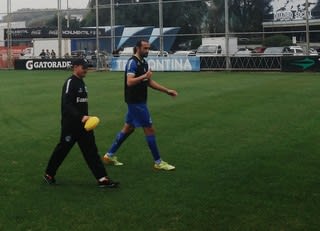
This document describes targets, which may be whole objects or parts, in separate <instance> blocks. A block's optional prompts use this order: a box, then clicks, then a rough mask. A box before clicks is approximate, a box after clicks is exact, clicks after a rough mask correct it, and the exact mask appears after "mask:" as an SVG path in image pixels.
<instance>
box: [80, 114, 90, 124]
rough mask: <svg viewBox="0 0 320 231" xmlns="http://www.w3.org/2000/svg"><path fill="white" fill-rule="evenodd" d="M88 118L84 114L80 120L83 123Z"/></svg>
mask: <svg viewBox="0 0 320 231" xmlns="http://www.w3.org/2000/svg"><path fill="white" fill-rule="evenodd" d="M88 119H89V116H87V115H85V116H83V117H82V119H81V122H82V123H85V122H86V121H87V120H88Z"/></svg>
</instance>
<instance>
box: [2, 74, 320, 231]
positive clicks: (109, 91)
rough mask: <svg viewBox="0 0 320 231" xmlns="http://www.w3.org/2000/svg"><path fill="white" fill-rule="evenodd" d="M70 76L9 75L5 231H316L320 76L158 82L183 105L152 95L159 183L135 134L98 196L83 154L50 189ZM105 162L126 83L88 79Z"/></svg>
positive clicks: (5, 81) (192, 77) (105, 77)
mask: <svg viewBox="0 0 320 231" xmlns="http://www.w3.org/2000/svg"><path fill="white" fill-rule="evenodd" d="M69 74H70V72H65V71H55V72H54V71H51V72H50V71H49V72H41V71H39V72H27V71H0V94H1V96H0V108H1V114H0V121H1V155H0V169H1V178H0V192H1V193H0V208H1V209H0V230H1V231H13V230H30V231H47V230H50V231H55V230H77V231H88V230H97V231H100V230H112V231H126V230H134V231H140V230H141V231H189V230H190V231H208V230H210V231H211V230H218V231H221V230H222V231H224V230H244V231H248V230H259V231H264V230H266V231H269V230H274V231H280V230H281V231H293V230H308V231H310V230H318V229H319V226H320V221H319V216H320V212H319V207H320V193H319V192H320V168H319V166H320V142H319V137H320V132H319V130H320V129H319V128H320V122H319V121H320V107H319V102H320V101H319V99H320V91H319V86H320V76H319V74H318V73H317V74H315V73H276V72H273V73H247V72H239V73H238V72H200V73H180V72H175V73H154V76H153V78H154V79H155V80H156V81H158V82H159V83H161V84H163V85H165V86H168V87H171V88H173V89H176V90H177V91H178V93H179V96H178V97H177V98H175V99H172V98H171V97H169V96H167V95H165V94H162V93H160V92H156V91H153V90H151V89H150V90H149V101H148V105H149V108H150V111H151V116H152V119H153V122H154V125H155V128H156V134H157V141H158V145H159V149H160V152H161V155H162V157H163V159H164V160H166V161H168V162H170V163H172V164H174V165H175V166H176V171H173V172H157V171H155V170H153V168H152V156H151V154H150V152H149V150H148V147H147V144H146V142H145V140H144V135H143V132H142V130H140V129H138V130H136V131H135V133H134V134H133V135H132V136H131V137H130V138H129V139H128V140H127V141H126V142H125V143H124V144H123V145H122V147H121V148H120V150H119V152H118V157H119V159H120V160H121V161H122V162H124V163H125V165H124V166H122V167H114V166H109V167H108V166H107V171H108V173H109V175H110V176H111V177H112V178H113V179H115V180H119V181H120V182H121V187H120V188H119V189H99V188H97V187H96V182H95V179H94V178H93V176H92V175H91V173H90V171H89V169H88V167H87V166H86V164H85V162H84V160H83V157H82V155H81V153H80V150H79V148H78V147H77V146H75V147H74V148H73V150H72V151H71V153H70V154H69V156H68V157H67V158H66V160H65V161H64V163H63V164H62V166H61V168H60V169H59V171H58V174H57V176H56V177H57V181H58V182H59V183H60V185H59V186H53V187H50V186H48V185H45V184H44V183H43V182H42V175H43V171H44V169H45V167H46V164H47V161H48V159H49V156H50V154H51V152H52V150H53V148H54V146H55V145H56V143H57V142H58V139H59V133H60V130H59V129H60V94H61V87H62V84H63V82H64V80H65V79H66V78H67V77H68V76H69ZM85 82H86V84H87V86H88V90H89V111H90V113H91V114H92V115H97V116H99V117H100V119H101V123H100V124H99V126H98V127H97V129H96V130H95V135H96V141H97V145H98V148H99V151H100V154H101V155H103V154H104V153H105V151H106V149H107V148H108V147H109V146H110V144H111V143H112V141H113V139H114V136H115V134H116V133H117V132H118V131H119V129H120V128H121V127H122V125H123V121H124V115H125V113H126V105H125V104H124V102H123V73H120V72H118V73H110V72H92V73H89V74H88V76H87V77H86V79H85Z"/></svg>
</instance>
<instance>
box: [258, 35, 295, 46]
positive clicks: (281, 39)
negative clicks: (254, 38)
mask: <svg viewBox="0 0 320 231" xmlns="http://www.w3.org/2000/svg"><path fill="white" fill-rule="evenodd" d="M290 45H292V40H290V38H289V37H288V36H286V35H274V36H270V37H268V38H266V39H265V40H264V41H263V46H265V47H277V46H290Z"/></svg>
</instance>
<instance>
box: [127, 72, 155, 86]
mask: <svg viewBox="0 0 320 231" xmlns="http://www.w3.org/2000/svg"><path fill="white" fill-rule="evenodd" d="M151 76H152V72H151V71H147V72H146V73H144V74H143V75H140V76H137V77H135V75H134V74H132V73H128V74H127V85H128V86H129V87H131V86H134V85H137V84H139V83H141V82H143V81H148V80H149V79H151Z"/></svg>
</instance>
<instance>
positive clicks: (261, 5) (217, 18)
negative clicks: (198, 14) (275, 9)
mask: <svg viewBox="0 0 320 231" xmlns="http://www.w3.org/2000/svg"><path fill="white" fill-rule="evenodd" d="M270 3H271V0H229V28H230V30H231V31H233V32H254V31H261V30H262V22H263V17H264V15H266V14H267V13H268V12H270V11H271V6H270ZM208 23H209V26H208V28H209V32H211V33H222V32H224V0H212V1H211V5H210V7H209V13H208Z"/></svg>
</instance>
